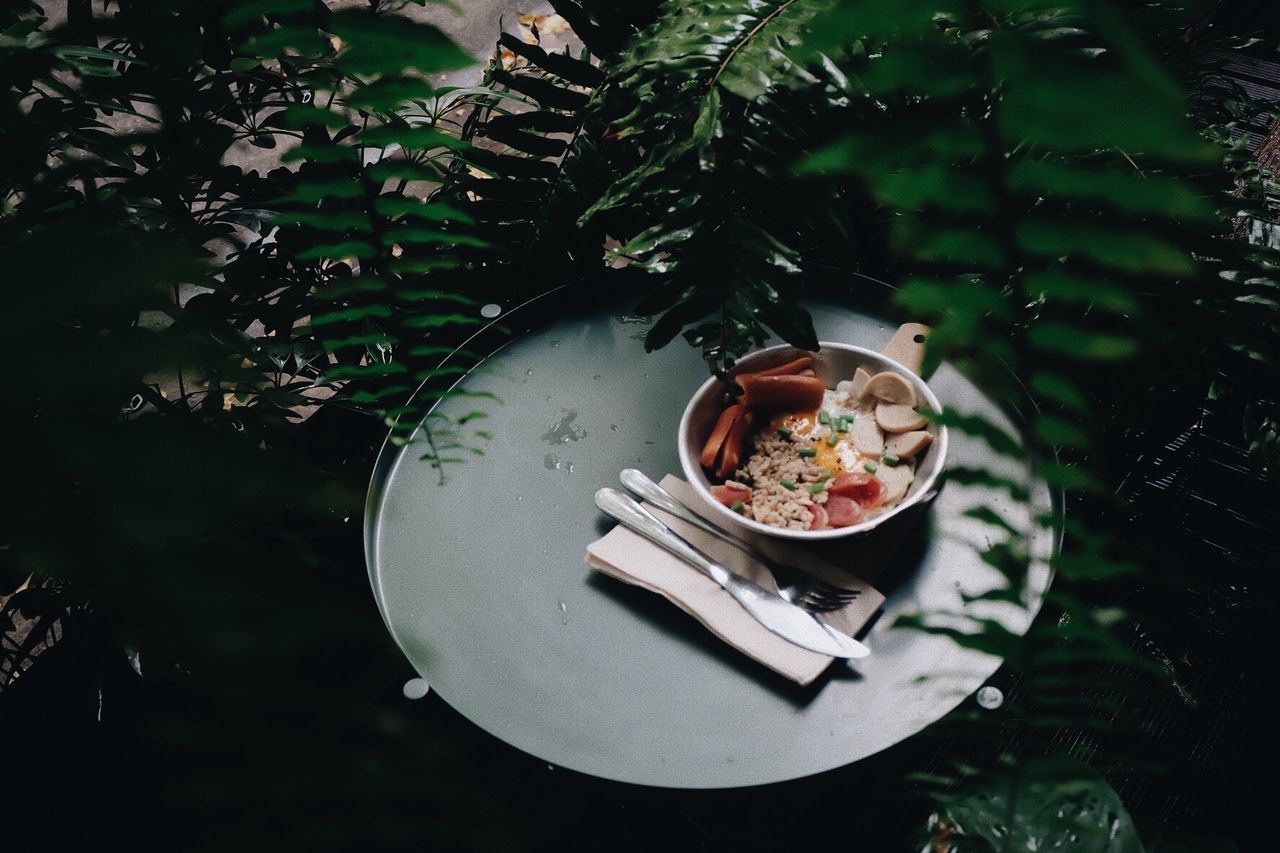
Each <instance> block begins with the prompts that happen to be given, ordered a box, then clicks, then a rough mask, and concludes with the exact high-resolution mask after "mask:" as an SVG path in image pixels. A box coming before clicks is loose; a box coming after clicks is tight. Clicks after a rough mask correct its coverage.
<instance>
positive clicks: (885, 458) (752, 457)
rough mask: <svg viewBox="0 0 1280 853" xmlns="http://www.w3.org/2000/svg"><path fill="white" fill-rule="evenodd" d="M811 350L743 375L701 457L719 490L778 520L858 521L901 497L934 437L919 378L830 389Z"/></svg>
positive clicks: (883, 378) (855, 380) (846, 383)
mask: <svg viewBox="0 0 1280 853" xmlns="http://www.w3.org/2000/svg"><path fill="white" fill-rule="evenodd" d="M812 364H813V358H812V356H803V357H800V358H796V359H793V360H792V361H789V362H787V363H786V364H782V365H778V366H776V367H772V368H769V369H767V370H761V371H755V372H749V373H743V374H739V375H737V376H735V377H734V381H735V382H736V384H737V385H738V386H739V387H740V388H741V389H742V394H741V396H739V397H737V398H736V399H735V400H733V401H732V402H731V403H730V404H729V405H727V406H726V407H725V408H724V410H723V411H722V412H721V413H720V416H719V417H718V418H717V420H716V423H715V426H714V427H713V429H712V430H711V433H710V435H709V436H708V438H707V441H706V442H705V444H704V445H703V447H702V453H701V454H700V456H699V460H698V461H699V463H700V464H701V465H702V467H703V468H704V469H705V470H706V471H707V472H708V476H709V478H710V479H711V482H712V485H711V494H712V496H713V497H715V499H716V500H718V501H719V502H720V503H722V504H724V505H726V506H728V507H729V508H730V509H732V510H733V511H735V512H738V513H740V514H741V515H743V516H745V517H747V518H751V519H754V520H755V521H757V522H759V523H761V524H765V525H768V526H771V527H777V528H783V529H788V530H824V529H828V528H838V527H849V526H852V525H855V524H859V523H861V522H863V521H868V520H871V519H874V518H876V517H877V516H880V515H883V514H884V513H886V512H888V511H890V510H891V509H893V508H894V507H895V506H897V505H898V504H899V503H900V502H901V501H902V499H903V497H904V496H905V495H906V493H907V490H908V488H909V487H910V486H911V483H912V480H914V478H915V459H916V458H917V457H918V456H919V455H920V454H922V453H923V452H924V451H925V450H926V449H927V448H928V447H929V444H930V443H931V442H932V441H933V435H932V434H931V433H929V432H927V431H925V430H924V429H923V427H924V426H925V425H926V423H927V419H926V418H925V417H924V416H923V415H921V414H920V413H919V412H918V411H917V408H918V407H919V406H920V404H921V403H922V401H921V400H920V399H919V398H918V395H917V393H916V390H915V388H914V386H913V385H912V383H911V382H910V381H908V380H907V379H906V378H905V377H903V376H901V375H900V374H898V373H895V372H892V371H884V372H880V373H876V374H874V375H872V374H870V373H869V372H867V371H866V370H864V369H863V368H858V369H857V370H856V371H855V372H854V375H853V376H851V377H849V378H848V379H844V380H841V381H840V382H838V383H837V384H836V387H835V388H827V387H825V386H824V384H823V382H822V380H821V379H819V378H818V377H817V375H816V374H815V372H814V371H813V369H812Z"/></svg>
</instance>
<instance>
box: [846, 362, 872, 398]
mask: <svg viewBox="0 0 1280 853" xmlns="http://www.w3.org/2000/svg"><path fill="white" fill-rule="evenodd" d="M870 380H871V374H870V373H868V372H867V371H865V370H863V369H862V368H861V367H859V368H858V369H857V370H855V371H853V381H852V382H850V383H849V399H850V400H857V399H858V398H859V397H861V396H862V392H863V391H864V390H866V387H867V382H869V381H870Z"/></svg>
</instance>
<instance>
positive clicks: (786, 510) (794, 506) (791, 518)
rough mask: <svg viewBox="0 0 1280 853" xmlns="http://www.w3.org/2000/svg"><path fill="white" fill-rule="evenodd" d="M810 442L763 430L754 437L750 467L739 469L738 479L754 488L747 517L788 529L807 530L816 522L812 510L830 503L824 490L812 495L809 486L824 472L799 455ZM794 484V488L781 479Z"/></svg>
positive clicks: (818, 479)
mask: <svg viewBox="0 0 1280 853" xmlns="http://www.w3.org/2000/svg"><path fill="white" fill-rule="evenodd" d="M811 444H812V443H811V442H809V441H803V440H801V441H792V440H791V439H787V438H782V437H780V436H778V435H776V434H774V433H770V432H767V431H761V432H760V433H758V434H757V435H756V436H755V441H754V449H753V450H752V453H751V457H750V458H749V459H748V460H747V464H746V465H744V466H743V467H742V468H740V469H739V470H738V472H737V473H738V476H737V479H738V481H739V482H742V483H744V484H746V485H748V486H750V487H751V503H750V504H749V505H748V506H747V507H746V511H745V513H744V514H745V515H747V516H748V517H750V518H754V519H755V520H756V521H759V522H761V523H762V524H768V525H771V526H773V527H785V528H787V529H789V530H808V529H809V524H810V522H811V521H812V519H813V515H812V513H811V512H810V511H809V507H811V506H813V505H814V504H822V503H826V501H827V493H826V492H825V491H822V492H818V493H817V494H810V493H809V486H810V485H812V484H813V483H818V482H821V481H822V478H823V469H822V468H820V467H818V465H817V464H816V463H815V462H814V461H813V459H812V458H805V457H802V456H799V455H797V453H796V451H797V450H798V449H799V448H801V447H806V446H811ZM784 479H786V480H790V481H792V482H793V483H795V486H796V487H795V488H794V489H788V488H786V487H785V486H783V485H782V483H781V481H782V480H784Z"/></svg>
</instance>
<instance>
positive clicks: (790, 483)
mask: <svg viewBox="0 0 1280 853" xmlns="http://www.w3.org/2000/svg"><path fill="white" fill-rule="evenodd" d="M778 483H779V484H780V485H781V486H782V488H784V489H794V488H795V487H796V484H795V481H794V480H788V479H786V478H785V477H784V478H783V479H781V480H779V481H778Z"/></svg>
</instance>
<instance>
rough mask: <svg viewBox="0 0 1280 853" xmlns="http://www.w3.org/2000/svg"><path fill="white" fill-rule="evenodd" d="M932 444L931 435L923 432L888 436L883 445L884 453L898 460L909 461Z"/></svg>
mask: <svg viewBox="0 0 1280 853" xmlns="http://www.w3.org/2000/svg"><path fill="white" fill-rule="evenodd" d="M932 442H933V435H932V433H927V432H925V431H924V430H919V431H914V432H904V433H901V434H899V435H891V436H889V437H888V438H887V439H886V440H885V443H884V452H885V453H892V454H893V455H894V456H897V457H898V458H900V459H910V458H912V457H913V456H915V455H917V454H918V453H920V452H921V451H923V450H924V449H925V448H926V447H928V446H929V445H930V444H931V443H932Z"/></svg>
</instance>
